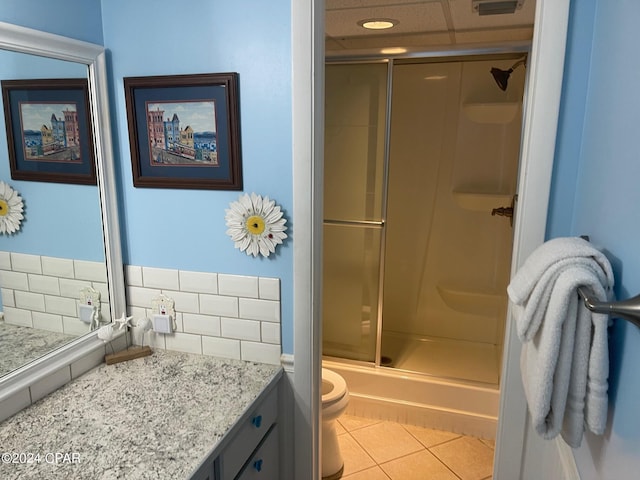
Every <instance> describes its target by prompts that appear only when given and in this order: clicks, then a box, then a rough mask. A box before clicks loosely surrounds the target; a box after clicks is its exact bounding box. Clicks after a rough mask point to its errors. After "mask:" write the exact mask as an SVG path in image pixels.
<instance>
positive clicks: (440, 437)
mask: <svg viewBox="0 0 640 480" xmlns="http://www.w3.org/2000/svg"><path fill="white" fill-rule="evenodd" d="M403 427H404V428H405V430H407V431H408V432H409V433H410V434H411V435H413V436H414V437H416V438H417V439H418V440H419V441H420V443H422V444H423V445H424V446H425V447H434V446H436V445H439V444H441V443H444V442H448V441H449V440H453V439H454V438H458V437H460V436H461V435H459V434H457V433H451V432H445V431H443V430H434V429H432V428H423V427H416V426H414V425H403Z"/></svg>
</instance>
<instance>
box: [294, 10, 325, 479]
mask: <svg viewBox="0 0 640 480" xmlns="http://www.w3.org/2000/svg"><path fill="white" fill-rule="evenodd" d="M291 57H292V131H293V152H292V153H293V205H294V209H293V223H294V225H295V226H296V240H295V242H294V252H293V284H294V288H293V318H294V335H293V351H294V353H293V355H294V360H295V372H294V374H293V397H294V398H293V401H294V412H295V413H294V429H295V443H294V454H293V458H295V465H294V476H295V477H294V478H301V479H302V478H304V479H309V480H318V479H319V478H320V460H319V457H320V407H321V405H320V358H321V344H322V340H321V338H322V336H321V335H322V333H321V329H322V323H321V320H320V319H321V312H320V307H319V305H320V304H321V301H322V292H321V285H322V273H321V269H322V264H321V254H322V249H321V245H322V170H323V168H322V158H323V124H324V115H323V105H322V101H323V95H322V90H323V88H324V1H323V0H317V1H313V0H292V1H291Z"/></svg>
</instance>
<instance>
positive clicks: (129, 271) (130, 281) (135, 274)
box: [124, 265, 143, 287]
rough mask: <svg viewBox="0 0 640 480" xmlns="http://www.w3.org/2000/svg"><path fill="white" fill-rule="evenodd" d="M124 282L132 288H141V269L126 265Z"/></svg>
mask: <svg viewBox="0 0 640 480" xmlns="http://www.w3.org/2000/svg"><path fill="white" fill-rule="evenodd" d="M124 275H125V282H126V284H127V285H131V286H133V287H142V286H143V285H142V267H135V266H133V265H127V266H126V267H125V270H124Z"/></svg>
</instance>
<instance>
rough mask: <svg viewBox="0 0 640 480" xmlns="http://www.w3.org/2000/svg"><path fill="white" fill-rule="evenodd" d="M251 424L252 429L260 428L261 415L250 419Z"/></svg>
mask: <svg viewBox="0 0 640 480" xmlns="http://www.w3.org/2000/svg"><path fill="white" fill-rule="evenodd" d="M251 423H252V424H253V426H254V427H256V428H260V425H262V415H256V416H255V417H253V418H252V419H251Z"/></svg>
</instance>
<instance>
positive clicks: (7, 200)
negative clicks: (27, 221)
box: [0, 180, 24, 234]
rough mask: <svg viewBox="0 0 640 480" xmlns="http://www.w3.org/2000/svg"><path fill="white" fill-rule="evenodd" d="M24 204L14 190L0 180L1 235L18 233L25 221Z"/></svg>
mask: <svg viewBox="0 0 640 480" xmlns="http://www.w3.org/2000/svg"><path fill="white" fill-rule="evenodd" d="M23 211H24V203H22V198H21V197H20V195H18V192H16V191H15V190H14V189H13V188H11V187H10V186H9V185H8V184H6V183H4V182H3V181H1V180H0V234H10V233H16V232H17V231H18V230H20V224H21V223H22V220H23V219H24V215H23V214H22V212H23Z"/></svg>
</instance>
